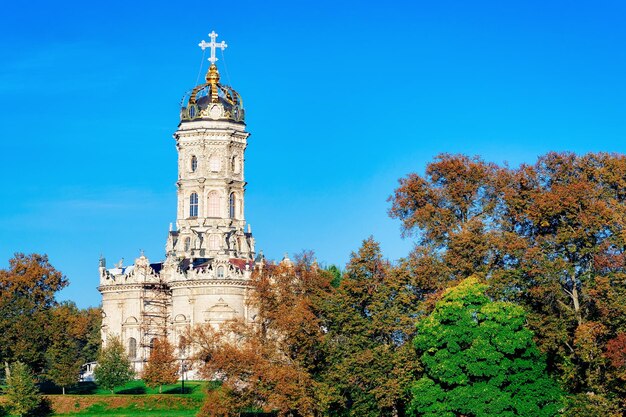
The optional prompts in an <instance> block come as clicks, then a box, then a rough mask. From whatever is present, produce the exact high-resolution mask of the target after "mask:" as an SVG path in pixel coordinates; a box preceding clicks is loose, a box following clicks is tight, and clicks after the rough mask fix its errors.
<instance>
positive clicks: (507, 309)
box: [409, 277, 562, 417]
mask: <svg viewBox="0 0 626 417" xmlns="http://www.w3.org/2000/svg"><path fill="white" fill-rule="evenodd" d="M486 289H487V286H486V285H483V284H481V283H480V282H479V280H478V279H477V278H475V277H472V278H468V279H466V280H463V281H461V283H460V284H459V285H458V286H456V287H453V288H450V289H448V290H447V291H446V292H445V294H444V295H443V297H442V299H441V300H440V301H438V302H437V303H436V306H435V309H434V311H433V312H432V313H431V314H430V315H429V316H428V317H426V318H424V319H422V320H420V321H419V322H418V324H417V335H416V336H415V339H414V342H413V343H414V345H415V348H416V350H417V352H418V355H420V360H421V362H422V364H423V366H424V375H423V376H422V377H421V378H420V379H419V380H418V381H417V382H416V383H415V384H414V385H413V387H412V392H413V399H412V401H411V405H410V407H409V414H411V415H415V416H424V417H454V416H457V415H464V416H476V417H489V416H493V417H496V416H497V417H503V416H504V417H512V416H531V415H532V416H537V417H540V416H545V417H549V416H554V415H556V414H557V413H558V411H559V410H560V409H561V408H562V400H561V396H562V393H561V391H560V389H559V388H558V387H557V385H556V383H555V382H554V381H553V380H552V379H551V378H550V377H549V376H548V374H547V373H546V369H545V368H546V365H545V359H544V358H543V356H542V354H541V353H540V352H539V349H537V347H536V345H535V342H534V341H533V333H532V332H531V331H530V330H528V329H526V328H525V327H524V324H525V320H526V316H525V314H524V310H523V309H522V308H521V307H520V306H517V305H514V304H512V303H507V302H494V301H491V300H490V299H489V297H487V296H486V295H485V290H486Z"/></svg>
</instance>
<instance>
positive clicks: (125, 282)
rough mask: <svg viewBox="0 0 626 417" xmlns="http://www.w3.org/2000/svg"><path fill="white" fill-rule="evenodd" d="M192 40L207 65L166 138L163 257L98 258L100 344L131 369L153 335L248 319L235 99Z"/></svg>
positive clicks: (174, 338) (239, 110) (246, 233)
mask: <svg viewBox="0 0 626 417" xmlns="http://www.w3.org/2000/svg"><path fill="white" fill-rule="evenodd" d="M209 36H210V39H211V42H205V41H202V43H200V47H201V48H202V49H203V50H204V49H205V48H210V51H211V57H210V58H209V61H210V62H211V65H210V67H209V70H208V72H207V74H206V77H205V81H206V82H204V83H202V84H200V85H198V86H196V87H195V88H193V89H192V90H191V91H190V92H189V93H188V94H187V95H186V96H185V97H184V98H183V102H182V105H181V110H180V123H179V125H178V129H177V131H176V132H175V133H174V139H175V141H176V149H177V151H178V181H177V182H176V187H177V212H176V227H175V228H172V226H170V231H169V234H168V236H167V241H166V245H165V260H164V261H162V262H156V263H151V262H150V261H149V260H148V258H146V257H145V256H144V255H143V253H142V254H141V256H140V257H139V258H137V259H136V260H135V262H134V263H133V264H132V265H128V266H124V265H123V264H122V263H121V262H120V263H119V264H117V265H115V267H113V268H107V266H106V262H105V260H104V259H101V260H100V267H99V273H100V286H99V287H98V289H99V291H100V293H101V294H102V311H103V322H102V338H103V343H106V340H107V338H108V337H110V336H114V337H119V338H120V339H121V340H122V342H123V343H124V345H125V346H126V349H127V353H128V355H129V357H130V359H131V361H132V362H133V363H134V367H135V370H136V371H137V372H140V371H141V370H142V368H143V364H144V363H145V361H146V360H147V358H148V356H149V354H150V348H151V346H152V344H153V343H154V340H155V339H156V338H161V337H167V338H168V339H169V341H170V343H172V344H173V345H174V346H180V344H181V341H182V340H181V338H183V337H184V336H183V335H184V333H185V331H186V329H187V328H189V327H190V326H194V325H196V324H207V323H208V324H212V325H215V326H219V324H220V323H221V322H224V321H226V320H229V319H231V318H235V317H242V318H244V319H247V320H251V317H250V316H251V314H250V312H249V311H248V308H247V306H246V296H247V291H248V282H249V279H250V276H251V274H252V270H253V269H254V268H255V267H259V266H260V264H262V262H263V259H262V256H257V254H256V251H255V240H254V238H253V236H252V233H251V228H250V225H248V224H247V223H246V220H245V216H244V208H245V205H244V193H245V185H246V182H245V180H244V160H245V159H244V153H245V150H246V146H247V143H248V142H247V141H248V136H249V133H248V132H247V131H246V124H245V121H244V120H245V111H244V108H243V103H242V99H241V96H240V95H239V94H238V93H237V92H236V91H235V90H234V89H233V88H231V87H229V86H226V85H223V84H222V83H220V74H219V72H218V69H217V66H216V64H215V61H217V59H216V58H215V49H216V48H221V49H222V50H223V49H224V48H226V44H225V43H224V42H220V43H217V42H216V41H215V39H216V37H217V34H215V32H212V33H211V34H210V35H209ZM179 355H180V356H181V359H184V358H183V356H184V352H182V351H181V352H179Z"/></svg>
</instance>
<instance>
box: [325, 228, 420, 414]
mask: <svg viewBox="0 0 626 417" xmlns="http://www.w3.org/2000/svg"><path fill="white" fill-rule="evenodd" d="M418 298H419V296H418V294H417V293H416V291H415V285H413V283H412V282H411V277H410V276H409V275H408V274H406V273H404V271H402V270H399V269H397V268H394V267H392V266H391V265H390V263H389V262H388V261H386V260H385V259H384V258H383V255H382V253H381V250H380V246H379V245H378V243H377V242H376V241H374V239H373V238H371V237H370V238H369V239H366V240H365V241H364V242H363V244H362V246H361V248H360V249H359V250H358V251H357V252H355V253H353V254H352V256H351V258H350V262H349V263H348V265H347V266H346V269H345V273H344V276H343V278H342V279H341V284H340V286H339V288H337V289H336V290H334V291H332V292H331V294H329V295H328V296H327V297H326V298H325V299H324V304H323V308H322V313H321V314H322V317H323V319H324V321H323V326H324V328H325V333H324V335H325V337H324V344H323V349H324V351H325V361H326V362H325V367H324V368H323V369H322V370H321V371H320V374H319V377H318V379H320V380H322V381H324V382H325V384H324V386H325V387H327V388H328V391H327V392H326V393H325V395H324V396H322V400H323V401H324V402H325V403H326V407H327V408H328V410H329V412H330V413H332V414H334V415H346V416H360V417H365V416H372V417H374V416H394V415H401V414H402V413H403V412H404V409H405V407H406V403H407V402H408V400H409V397H408V395H407V389H408V387H409V386H410V383H411V382H412V381H414V380H415V377H416V372H417V371H418V370H419V367H418V361H417V356H416V354H415V351H414V350H413V348H412V346H411V343H410V342H411V340H412V337H413V335H414V332H415V316H416V314H417V309H418V308H419V303H418V302H417V300H418Z"/></svg>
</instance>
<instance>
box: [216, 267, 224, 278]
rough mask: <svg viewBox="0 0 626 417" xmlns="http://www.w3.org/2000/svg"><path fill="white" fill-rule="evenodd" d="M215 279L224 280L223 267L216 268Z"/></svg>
mask: <svg viewBox="0 0 626 417" xmlns="http://www.w3.org/2000/svg"><path fill="white" fill-rule="evenodd" d="M217 277H218V278H224V267H223V266H218V267H217Z"/></svg>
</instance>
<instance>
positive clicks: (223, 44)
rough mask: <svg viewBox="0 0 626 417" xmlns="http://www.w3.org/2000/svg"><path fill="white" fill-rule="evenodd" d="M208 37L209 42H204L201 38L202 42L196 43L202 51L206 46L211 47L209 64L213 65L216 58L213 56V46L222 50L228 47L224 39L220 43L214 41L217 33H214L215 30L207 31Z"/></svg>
mask: <svg viewBox="0 0 626 417" xmlns="http://www.w3.org/2000/svg"><path fill="white" fill-rule="evenodd" d="M209 38H211V42H205V41H204V39H203V40H202V42H200V43H199V44H198V46H199V47H200V48H202V50H203V51H204V50H205V49H206V48H211V56H210V57H209V62H210V63H211V65H215V62H216V61H217V58H216V57H215V48H221V49H222V51H223V50H224V49H226V48H227V47H228V45H226V42H224V41H222V42H220V43H217V42H215V39H216V38H217V33H215V31H212V32H211V33H209Z"/></svg>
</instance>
